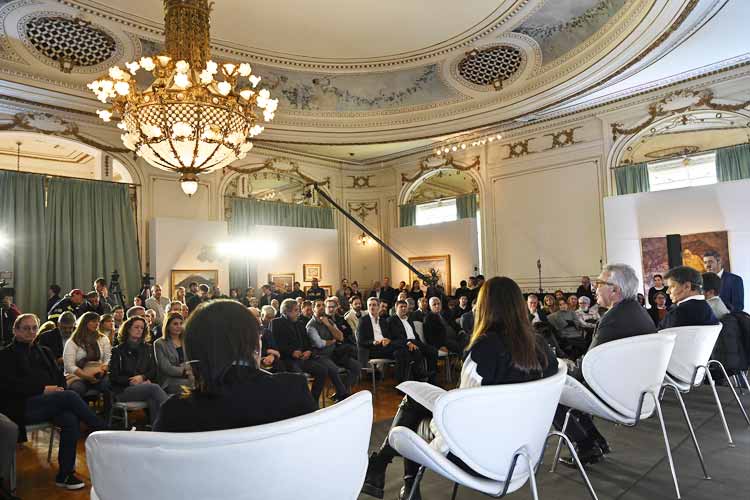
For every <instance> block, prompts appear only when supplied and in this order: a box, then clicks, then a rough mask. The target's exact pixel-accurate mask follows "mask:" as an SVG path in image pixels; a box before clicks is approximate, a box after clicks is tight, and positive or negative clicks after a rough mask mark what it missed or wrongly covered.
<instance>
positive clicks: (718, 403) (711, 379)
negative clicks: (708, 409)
mask: <svg viewBox="0 0 750 500" xmlns="http://www.w3.org/2000/svg"><path fill="white" fill-rule="evenodd" d="M706 376H707V377H708V383H709V384H710V385H711V390H712V391H713V393H714V400H716V406H717V407H718V408H719V416H720V417H721V424H722V425H723V426H724V432H725V433H726V435H727V441H728V444H729V447H730V448H734V446H735V444H734V441H733V440H732V433H731V432H729V425H727V418H726V417H725V416H724V408H723V407H722V406H721V399H719V393H718V392H717V391H716V382H715V381H714V377H713V376H712V375H711V371H710V370H708V369H707V370H706Z"/></svg>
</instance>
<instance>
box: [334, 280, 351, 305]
mask: <svg viewBox="0 0 750 500" xmlns="http://www.w3.org/2000/svg"><path fill="white" fill-rule="evenodd" d="M347 288H349V280H347V279H346V278H344V279H342V280H341V287H340V288H339V289H338V290H336V293H335V294H334V295H336V297H338V298H339V300H340V301H342V302H343V301H344V299H346V300H348V298H347V297H346V296H344V291H345V290H346V289H347ZM349 291H350V294H349V296H350V297H351V289H350V290H349Z"/></svg>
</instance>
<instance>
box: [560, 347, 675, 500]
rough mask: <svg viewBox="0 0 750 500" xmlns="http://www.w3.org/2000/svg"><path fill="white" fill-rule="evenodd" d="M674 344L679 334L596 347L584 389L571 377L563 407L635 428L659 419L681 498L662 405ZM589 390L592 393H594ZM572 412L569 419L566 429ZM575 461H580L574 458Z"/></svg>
mask: <svg viewBox="0 0 750 500" xmlns="http://www.w3.org/2000/svg"><path fill="white" fill-rule="evenodd" d="M674 344H675V334H674V333H661V332H660V333H652V334H648V335H639V336H636V337H629V338H625V339H621V340H613V341H612V342H607V343H606V344H602V345H600V346H597V347H594V348H593V349H592V350H590V351H589V352H588V353H586V356H584V358H583V363H582V370H583V376H584V379H585V380H586V384H587V385H588V387H587V386H585V385H584V384H582V383H581V382H579V381H578V380H576V379H574V378H573V377H567V379H566V381H565V387H564V388H563V391H562V395H561V397H560V404H563V405H565V406H568V407H570V411H572V410H580V411H582V412H584V413H588V414H591V415H594V416H597V417H600V418H603V419H605V420H609V421H611V422H615V423H618V424H621V425H624V426H628V427H633V426H636V425H638V423H639V422H640V421H641V420H643V419H646V418H649V417H650V416H652V415H653V414H654V410H656V414H657V416H658V417H659V423H660V424H661V430H662V435H663V437H664V445H665V447H666V451H667V458H668V459H669V467H670V470H671V472H672V480H673V482H674V488H675V492H676V493H677V498H680V488H679V485H678V484H677V473H676V472H675V468H674V463H673V461H672V451H671V450H670V448H669V438H668V437H667V428H666V425H665V423H664V417H663V415H662V411H661V405H660V403H659V390H660V389H661V384H662V381H663V380H664V375H665V374H666V372H667V364H668V363H669V359H670V357H671V355H672V350H673V349H674ZM589 387H590V388H589ZM570 411H568V414H567V415H566V417H565V423H564V425H563V432H565V430H566V429H567V425H568V422H569V419H570ZM561 445H562V440H561V441H559V442H558V445H557V451H556V452H555V458H554V461H553V463H552V471H553V472H554V470H555V467H556V466H557V461H558V458H559V456H560V447H561ZM574 458H575V457H574Z"/></svg>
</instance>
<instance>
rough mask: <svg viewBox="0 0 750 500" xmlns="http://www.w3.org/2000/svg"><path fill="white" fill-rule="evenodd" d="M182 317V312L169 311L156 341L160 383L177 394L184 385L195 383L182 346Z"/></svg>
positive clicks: (155, 350)
mask: <svg viewBox="0 0 750 500" xmlns="http://www.w3.org/2000/svg"><path fill="white" fill-rule="evenodd" d="M182 319H183V318H182V315H181V314H180V313H169V315H167V318H166V319H165V320H164V327H163V333H162V336H161V338H160V339H158V340H157V341H156V342H154V353H155V354H156V365H157V369H158V371H159V384H160V385H161V387H162V389H164V391H166V392H167V394H177V393H179V392H181V391H182V387H183V386H187V387H192V385H193V383H192V379H193V374H192V373H191V371H190V365H189V364H188V363H187V360H186V359H185V351H184V349H183V346H182V332H183V328H182Z"/></svg>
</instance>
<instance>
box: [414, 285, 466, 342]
mask: <svg viewBox="0 0 750 500" xmlns="http://www.w3.org/2000/svg"><path fill="white" fill-rule="evenodd" d="M424 338H425V340H426V341H427V343H428V344H429V345H431V346H432V347H434V348H435V349H438V350H440V351H444V352H455V353H462V352H463V350H464V347H466V343H467V342H466V335H465V334H464V335H459V334H458V333H457V332H456V329H455V328H453V326H452V325H451V324H450V323H449V322H448V321H447V320H446V319H445V317H444V316H443V315H442V302H441V301H440V297H431V298H430V313H429V314H427V315H426V316H425V318H424Z"/></svg>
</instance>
